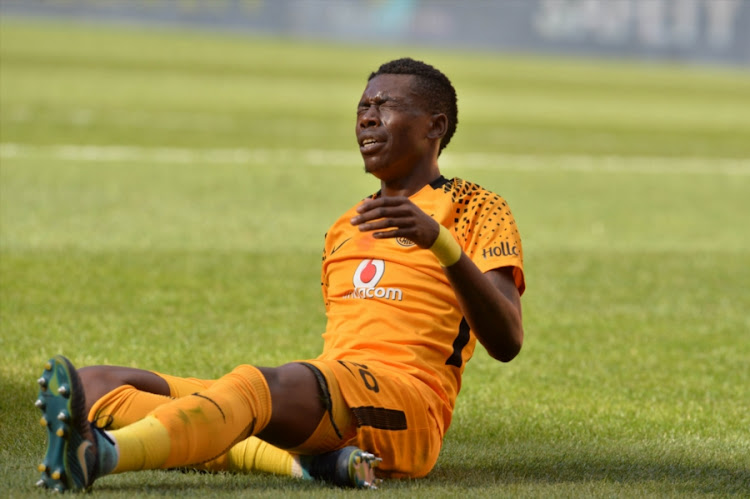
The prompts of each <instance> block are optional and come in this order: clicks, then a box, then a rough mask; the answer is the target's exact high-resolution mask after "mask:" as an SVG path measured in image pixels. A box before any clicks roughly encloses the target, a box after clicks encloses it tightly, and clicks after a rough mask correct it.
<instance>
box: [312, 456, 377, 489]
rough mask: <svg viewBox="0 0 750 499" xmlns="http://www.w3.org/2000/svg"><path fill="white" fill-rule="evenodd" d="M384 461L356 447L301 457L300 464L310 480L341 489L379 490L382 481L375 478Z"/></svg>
mask: <svg viewBox="0 0 750 499" xmlns="http://www.w3.org/2000/svg"><path fill="white" fill-rule="evenodd" d="M382 461H383V460H382V459H380V458H379V457H375V455H374V454H371V453H369V452H365V451H363V450H362V449H359V448H357V447H354V446H349V447H344V448H343V449H339V450H336V451H333V452H327V453H325V454H320V455H317V456H300V464H301V465H302V468H303V470H304V473H305V474H307V475H308V476H309V477H310V478H313V479H317V480H323V481H326V482H328V483H331V484H333V485H337V486H339V487H353V488H356V489H377V488H378V487H377V486H378V484H379V483H380V482H382V480H380V479H378V478H375V468H377V466H378V465H379V464H380V463H381V462H382Z"/></svg>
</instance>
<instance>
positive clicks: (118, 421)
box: [88, 385, 172, 430]
mask: <svg viewBox="0 0 750 499" xmlns="http://www.w3.org/2000/svg"><path fill="white" fill-rule="evenodd" d="M171 401H172V398H171V397H166V396H164V395H157V394H155V393H149V392H142V391H140V390H138V389H136V388H135V387H134V386H131V385H122V386H118V387H117V388H115V389H114V390H112V391H111V392H109V393H107V394H105V395H104V396H102V397H101V398H100V399H99V400H97V401H96V403H94V405H93V406H92V407H91V410H90V411H89V415H88V419H89V421H92V422H94V423H96V424H97V426H99V427H101V428H107V429H114V430H116V429H118V428H122V427H124V426H127V425H129V424H133V423H135V422H136V421H139V420H141V419H143V418H145V417H146V416H147V415H148V414H149V413H151V411H153V410H154V409H156V408H157V407H159V406H160V405H164V404H167V403H169V402H171Z"/></svg>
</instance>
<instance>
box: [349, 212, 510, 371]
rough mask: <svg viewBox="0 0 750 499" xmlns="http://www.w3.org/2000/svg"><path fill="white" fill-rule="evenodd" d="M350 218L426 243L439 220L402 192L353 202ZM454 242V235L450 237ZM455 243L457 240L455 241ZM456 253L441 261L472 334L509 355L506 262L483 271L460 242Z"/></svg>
mask: <svg viewBox="0 0 750 499" xmlns="http://www.w3.org/2000/svg"><path fill="white" fill-rule="evenodd" d="M357 210H358V212H359V214H358V215H357V216H355V217H354V218H352V220H351V223H352V224H353V225H356V226H358V228H359V230H360V231H363V232H372V235H373V237H375V238H377V239H385V238H392V237H406V238H408V239H410V240H411V241H413V242H414V243H415V244H416V245H417V246H419V247H420V248H425V249H427V248H430V249H433V250H434V247H433V245H434V244H435V241H436V240H437V239H438V235H439V234H440V224H439V223H438V222H437V221H436V220H435V219H433V218H432V217H430V216H429V215H427V214H426V213H425V212H424V211H422V210H421V209H420V208H419V207H418V206H416V205H415V204H414V203H412V202H411V201H410V200H409V199H408V198H406V197H381V198H377V199H369V200H366V201H365V202H363V203H362V204H361V205H360V206H359V207H358V209H357ZM453 242H454V243H455V241H453ZM456 244H457V243H456ZM458 251H460V257H458V259H457V261H455V262H452V264H451V265H448V266H444V267H443V268H444V269H445V274H446V276H447V277H448V280H449V281H450V283H451V285H452V286H453V290H454V291H455V293H456V297H457V299H458V303H459V305H460V306H461V311H462V312H463V314H464V317H465V318H466V321H467V322H468V323H469V326H470V327H471V330H472V331H473V332H474V334H475V335H476V336H477V339H478V340H479V341H480V343H482V345H483V346H484V347H485V348H486V349H487V352H488V353H489V354H490V355H491V356H492V357H493V358H495V359H497V360H500V361H502V362H508V361H510V360H512V359H513V358H514V357H515V356H516V355H518V352H519V351H520V350H521V345H522V344H523V324H522V321H521V297H520V293H519V292H518V288H517V287H516V285H515V282H514V279H513V269H512V267H503V268H500V269H495V270H490V271H488V272H486V273H483V272H482V271H481V270H479V268H478V267H477V266H476V264H475V263H474V262H473V261H472V260H471V258H469V256H468V255H467V254H466V253H464V252H463V251H462V250H460V248H458Z"/></svg>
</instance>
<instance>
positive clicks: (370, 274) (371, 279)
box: [344, 258, 403, 301]
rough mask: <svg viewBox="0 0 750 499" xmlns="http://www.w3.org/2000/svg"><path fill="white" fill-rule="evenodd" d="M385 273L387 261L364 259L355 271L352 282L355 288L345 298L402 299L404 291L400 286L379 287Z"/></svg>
mask: <svg viewBox="0 0 750 499" xmlns="http://www.w3.org/2000/svg"><path fill="white" fill-rule="evenodd" d="M384 273H385V262H384V261H383V260H374V259H369V258H368V259H366V260H362V261H361V262H360V263H359V265H358V266H357V270H355V271H354V277H353V278H352V283H353V284H354V289H353V290H352V291H351V292H350V293H347V294H346V295H344V298H363V299H366V298H383V299H386V300H396V301H401V299H402V298H403V292H402V291H401V290H400V289H398V288H382V287H378V283H379V282H380V279H382V278H383V274H384Z"/></svg>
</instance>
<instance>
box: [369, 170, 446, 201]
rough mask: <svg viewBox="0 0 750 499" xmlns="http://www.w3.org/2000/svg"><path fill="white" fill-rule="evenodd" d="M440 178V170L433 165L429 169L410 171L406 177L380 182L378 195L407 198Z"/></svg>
mask: <svg viewBox="0 0 750 499" xmlns="http://www.w3.org/2000/svg"><path fill="white" fill-rule="evenodd" d="M439 176H440V168H439V167H438V165H437V163H434V164H433V165H431V166H430V167H429V168H424V169H420V170H416V169H415V170H412V172H411V173H410V174H409V175H408V176H406V177H399V178H395V179H381V180H380V195H381V196H383V197H390V196H404V197H409V196H411V195H413V194H416V193H417V192H419V191H420V190H421V189H422V188H423V187H424V186H425V185H427V184H429V183H430V182H432V181H433V180H435V179H436V178H438V177H439Z"/></svg>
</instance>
